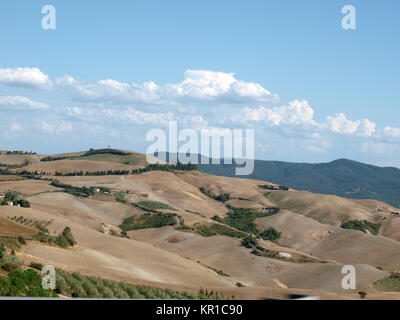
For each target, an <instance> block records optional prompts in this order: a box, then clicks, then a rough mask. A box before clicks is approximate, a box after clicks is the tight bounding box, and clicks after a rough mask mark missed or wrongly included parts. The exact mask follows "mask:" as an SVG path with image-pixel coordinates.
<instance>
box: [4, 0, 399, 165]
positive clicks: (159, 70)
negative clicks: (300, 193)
mask: <svg viewBox="0 0 400 320" xmlns="http://www.w3.org/2000/svg"><path fill="white" fill-rule="evenodd" d="M47 4H51V5H53V6H54V7H55V9H56V29H55V30H44V29H42V27H41V19H42V17H43V14H42V13H41V9H42V7H43V6H44V5H47ZM344 5H353V6H354V7H355V9H356V30H344V29H343V28H342V27H341V19H342V17H343V14H342V13H341V8H342V7H343V6H344ZM399 15H400V4H399V2H398V1H395V0H393V1H388V0H387V1H375V0H374V1H372V0H364V1H334V0H330V1H319V0H316V1H312V0H308V1H285V0H283V1H266V0H260V1H254V0H253V1H252V0H250V1H238V0H230V1H225V0H219V1H207V0H203V1H183V0H182V1H173V0H168V1H166V0H164V1H149V0H147V1H112V2H111V1H88V0H87V1H73V0H70V1H54V0H53V1H51V0H47V1H36V0H30V1H27V0H26V1H18V0H17V1H8V0H5V1H2V2H1V4H0V39H1V44H2V45H1V50H0V138H1V139H0V149H25V150H33V151H37V152H41V153H56V152H64V151H75V150H83V149H88V148H90V147H104V146H106V145H111V146H113V147H121V148H126V149H131V150H136V151H140V152H145V151H146V148H147V146H148V144H149V143H148V142H146V141H145V136H146V132H147V131H148V130H150V129H152V128H166V126H167V122H168V121H169V120H177V121H178V126H179V128H180V129H184V128H186V127H189V128H195V129H197V130H201V129H210V130H213V129H224V128H254V130H255V142H256V158H259V159H273V160H284V161H296V162H303V161H307V162H322V161H330V160H333V159H336V158H342V157H346V158H351V159H354V160H358V161H364V162H368V163H373V164H378V165H385V166H386V165H390V166H398V167H400V160H398V159H400V121H399V115H400V111H399V107H400V105H399V101H400V90H399V88H398V87H399V82H400V81H399V79H398V75H399V74H400V63H399V62H398V61H399V56H400V45H399V41H398V34H399V31H400V19H398V17H399Z"/></svg>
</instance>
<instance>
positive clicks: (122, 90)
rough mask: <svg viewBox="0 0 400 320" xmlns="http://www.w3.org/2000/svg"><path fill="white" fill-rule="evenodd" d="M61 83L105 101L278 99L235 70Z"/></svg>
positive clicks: (88, 97)
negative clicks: (178, 77)
mask: <svg viewBox="0 0 400 320" xmlns="http://www.w3.org/2000/svg"><path fill="white" fill-rule="evenodd" d="M56 83H57V84H58V85H59V86H62V87H66V88H69V89H71V90H72V93H73V94H74V95H75V97H76V98H79V99H82V100H85V101H98V102H106V103H111V104H112V103H114V104H118V103H133V102H136V103H147V104H176V103H179V102H186V103H190V102H193V103H199V102H216V103H222V104H224V103H249V102H264V103H267V102H276V101H278V100H279V98H278V96H277V95H275V94H272V93H270V92H269V91H268V90H266V89H265V88H263V87H262V86H261V85H260V84H257V83H253V82H245V81H241V80H238V79H236V78H235V75H234V74H233V73H224V72H215V71H208V70H187V71H186V72H185V78H184V80H183V81H182V82H180V83H177V84H166V85H157V84H156V83H154V82H153V81H150V82H145V83H143V84H137V83H126V82H119V81H116V80H113V79H107V80H99V81H97V82H87V81H84V80H78V79H75V78H73V77H71V76H69V75H65V76H64V77H62V78H58V79H56Z"/></svg>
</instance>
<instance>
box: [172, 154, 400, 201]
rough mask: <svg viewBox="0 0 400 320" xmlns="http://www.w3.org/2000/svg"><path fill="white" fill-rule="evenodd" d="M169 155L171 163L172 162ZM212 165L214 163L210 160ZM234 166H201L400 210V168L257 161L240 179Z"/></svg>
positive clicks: (347, 162)
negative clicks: (383, 204) (380, 202)
mask: <svg viewBox="0 0 400 320" xmlns="http://www.w3.org/2000/svg"><path fill="white" fill-rule="evenodd" d="M168 158H169V157H168V154H167V161H168ZM210 163H211V161H210ZM235 167H236V166H235V165H232V164H223V162H222V160H221V164H219V165H218V164H199V170H200V171H202V172H205V173H209V174H214V175H218V176H226V177H238V178H249V179H256V180H265V181H269V182H272V183H277V184H280V185H285V186H288V187H291V188H294V189H298V190H307V191H311V192H314V193H324V194H334V195H338V196H341V197H345V198H354V199H375V200H380V201H383V202H386V203H388V204H390V205H392V206H394V207H397V208H400V169H398V168H394V167H378V166H374V165H370V164H365V163H361V162H357V161H353V160H348V159H338V160H334V161H332V162H328V163H315V164H312V163H292V162H283V161H264V160H255V162H254V171H253V173H252V174H251V175H249V176H236V175H235Z"/></svg>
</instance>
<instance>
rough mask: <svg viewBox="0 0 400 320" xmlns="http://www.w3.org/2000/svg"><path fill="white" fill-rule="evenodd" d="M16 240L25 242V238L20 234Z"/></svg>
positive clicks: (21, 242)
mask: <svg viewBox="0 0 400 320" xmlns="http://www.w3.org/2000/svg"><path fill="white" fill-rule="evenodd" d="M18 242H19V243H20V244H22V245H24V244H26V241H25V238H24V237H22V236H18Z"/></svg>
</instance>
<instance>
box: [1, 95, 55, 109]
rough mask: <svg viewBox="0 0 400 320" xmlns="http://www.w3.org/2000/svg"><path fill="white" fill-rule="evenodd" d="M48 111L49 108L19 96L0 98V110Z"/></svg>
mask: <svg viewBox="0 0 400 320" xmlns="http://www.w3.org/2000/svg"><path fill="white" fill-rule="evenodd" d="M1 109H12V110H29V109H31V110H48V109H50V106H49V105H47V104H45V103H42V102H38V101H33V100H30V99H28V98H26V97H21V96H15V97H13V96H0V110H1Z"/></svg>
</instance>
